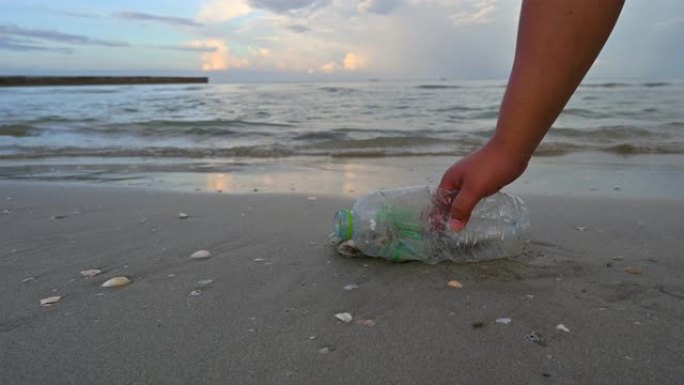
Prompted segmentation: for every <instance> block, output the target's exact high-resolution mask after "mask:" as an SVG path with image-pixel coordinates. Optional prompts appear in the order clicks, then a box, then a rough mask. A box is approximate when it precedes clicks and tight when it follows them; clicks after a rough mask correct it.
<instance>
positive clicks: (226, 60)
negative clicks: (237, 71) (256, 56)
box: [188, 39, 249, 71]
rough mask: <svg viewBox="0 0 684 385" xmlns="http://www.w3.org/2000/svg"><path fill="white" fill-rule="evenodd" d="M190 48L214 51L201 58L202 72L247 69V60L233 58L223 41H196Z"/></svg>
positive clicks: (191, 43)
mask: <svg viewBox="0 0 684 385" xmlns="http://www.w3.org/2000/svg"><path fill="white" fill-rule="evenodd" d="M188 46H189V47H195V48H203V49H212V51H209V52H204V53H203V54H202V56H201V60H202V71H220V70H227V69H232V68H246V67H247V66H249V61H248V60H247V59H244V58H241V57H237V56H233V55H232V54H231V52H230V48H229V47H228V44H227V43H226V42H225V41H223V40H221V39H205V40H196V41H192V42H190V43H188Z"/></svg>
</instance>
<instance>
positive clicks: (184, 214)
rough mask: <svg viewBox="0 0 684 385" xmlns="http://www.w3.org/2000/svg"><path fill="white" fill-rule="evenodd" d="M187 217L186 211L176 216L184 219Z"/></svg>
mask: <svg viewBox="0 0 684 385" xmlns="http://www.w3.org/2000/svg"><path fill="white" fill-rule="evenodd" d="M187 217H189V215H188V214H186V213H178V218H180V219H186V218H187Z"/></svg>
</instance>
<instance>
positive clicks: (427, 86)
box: [416, 84, 463, 90]
mask: <svg viewBox="0 0 684 385" xmlns="http://www.w3.org/2000/svg"><path fill="white" fill-rule="evenodd" d="M416 88H418V89H420V90H451V89H457V88H463V87H461V86H457V85H453V84H419V85H417V86H416Z"/></svg>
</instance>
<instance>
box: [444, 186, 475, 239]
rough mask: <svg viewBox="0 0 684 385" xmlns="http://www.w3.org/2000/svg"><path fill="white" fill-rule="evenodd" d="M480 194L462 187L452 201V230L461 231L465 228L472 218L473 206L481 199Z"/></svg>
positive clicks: (450, 222)
mask: <svg viewBox="0 0 684 385" xmlns="http://www.w3.org/2000/svg"><path fill="white" fill-rule="evenodd" d="M480 198H481V197H480V196H479V195H477V194H474V193H472V192H471V191H469V190H468V189H465V188H462V189H461V190H460V191H459V192H458V195H456V197H455V198H454V200H453V202H452V203H451V220H450V221H449V225H450V227H451V229H452V230H454V231H459V230H463V228H464V227H465V226H466V224H467V223H468V220H470V213H471V212H472V211H473V208H474V207H475V205H476V204H477V202H479V201H480Z"/></svg>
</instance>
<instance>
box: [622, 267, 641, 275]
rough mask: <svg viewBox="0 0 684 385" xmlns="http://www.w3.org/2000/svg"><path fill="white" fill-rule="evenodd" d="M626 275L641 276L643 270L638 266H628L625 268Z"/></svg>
mask: <svg viewBox="0 0 684 385" xmlns="http://www.w3.org/2000/svg"><path fill="white" fill-rule="evenodd" d="M625 273H628V274H635V275H639V274H641V269H640V268H638V267H636V266H627V267H625Z"/></svg>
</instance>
